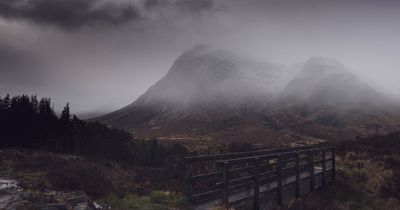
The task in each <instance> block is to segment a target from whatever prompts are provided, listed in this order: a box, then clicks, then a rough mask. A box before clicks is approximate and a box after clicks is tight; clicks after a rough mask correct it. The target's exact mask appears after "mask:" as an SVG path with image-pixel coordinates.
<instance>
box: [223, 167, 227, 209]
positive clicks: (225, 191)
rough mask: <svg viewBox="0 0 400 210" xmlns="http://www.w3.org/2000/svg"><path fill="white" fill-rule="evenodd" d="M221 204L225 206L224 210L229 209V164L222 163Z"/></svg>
mask: <svg viewBox="0 0 400 210" xmlns="http://www.w3.org/2000/svg"><path fill="white" fill-rule="evenodd" d="M223 170H224V171H223V182H224V185H223V191H222V192H223V193H222V194H223V198H222V200H223V203H224V205H225V209H226V210H228V209H229V162H224V168H223Z"/></svg>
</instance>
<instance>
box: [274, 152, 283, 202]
mask: <svg viewBox="0 0 400 210" xmlns="http://www.w3.org/2000/svg"><path fill="white" fill-rule="evenodd" d="M276 190H277V192H276V195H277V200H278V205H279V206H282V204H283V199H282V155H279V156H278V159H277V189H276Z"/></svg>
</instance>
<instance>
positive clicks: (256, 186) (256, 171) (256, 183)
mask: <svg viewBox="0 0 400 210" xmlns="http://www.w3.org/2000/svg"><path fill="white" fill-rule="evenodd" d="M259 162H260V160H259V159H258V158H254V197H253V209H254V210H259V209H260V181H259V168H258V167H259Z"/></svg>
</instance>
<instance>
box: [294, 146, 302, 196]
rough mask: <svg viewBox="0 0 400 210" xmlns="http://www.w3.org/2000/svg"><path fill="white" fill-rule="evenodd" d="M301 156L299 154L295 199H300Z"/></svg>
mask: <svg viewBox="0 0 400 210" xmlns="http://www.w3.org/2000/svg"><path fill="white" fill-rule="evenodd" d="M300 181H301V180H300V155H299V153H297V159H296V193H295V197H296V198H299V197H300V184H301V183H300Z"/></svg>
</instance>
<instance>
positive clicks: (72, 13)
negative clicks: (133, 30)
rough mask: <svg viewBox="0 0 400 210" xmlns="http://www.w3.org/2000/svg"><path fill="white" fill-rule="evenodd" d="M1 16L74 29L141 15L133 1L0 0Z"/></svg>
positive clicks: (126, 19)
mask: <svg viewBox="0 0 400 210" xmlns="http://www.w3.org/2000/svg"><path fill="white" fill-rule="evenodd" d="M0 16H2V17H4V18H6V19H18V20H27V21H30V22H34V23H39V24H47V25H53V26H58V27H61V28H65V29H77V28H80V27H82V26H90V25H95V24H113V25H114V24H115V25H119V24H122V23H126V22H129V21H132V20H136V19H139V18H140V12H139V10H138V9H137V8H136V7H135V6H134V5H133V4H127V3H126V4H121V3H120V4H116V3H111V2H107V3H100V2H99V1H98V0H68V1H65V0H0Z"/></svg>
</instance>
